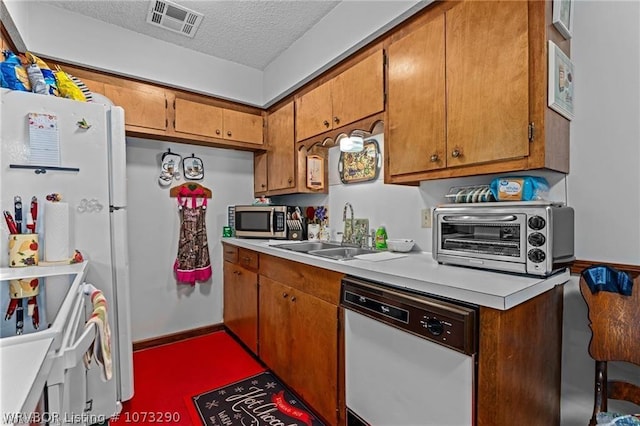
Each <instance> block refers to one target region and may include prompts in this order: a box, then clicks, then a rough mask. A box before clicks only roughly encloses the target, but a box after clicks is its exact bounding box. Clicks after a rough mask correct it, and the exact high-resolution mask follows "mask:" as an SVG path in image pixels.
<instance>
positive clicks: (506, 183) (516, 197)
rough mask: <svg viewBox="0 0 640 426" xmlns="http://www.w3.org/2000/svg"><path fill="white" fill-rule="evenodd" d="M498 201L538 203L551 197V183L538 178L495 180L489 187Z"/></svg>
mask: <svg viewBox="0 0 640 426" xmlns="http://www.w3.org/2000/svg"><path fill="white" fill-rule="evenodd" d="M489 187H490V188H491V193H492V194H493V197H494V198H495V199H496V200H498V201H536V200H545V199H546V198H547V197H548V196H549V183H548V182H547V180H546V179H545V178H542V177H537V176H510V177H500V178H496V179H493V180H492V181H491V184H490V185H489Z"/></svg>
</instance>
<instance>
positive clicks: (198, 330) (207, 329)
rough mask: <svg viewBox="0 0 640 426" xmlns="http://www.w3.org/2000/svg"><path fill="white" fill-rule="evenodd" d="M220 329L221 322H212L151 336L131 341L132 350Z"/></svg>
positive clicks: (221, 327) (202, 334)
mask: <svg viewBox="0 0 640 426" xmlns="http://www.w3.org/2000/svg"><path fill="white" fill-rule="evenodd" d="M222 330H225V327H224V325H223V324H213V325H205V326H204V327H199V328H193V329H191V330H185V331H178V332H177V333H171V334H166V335H164V336H158V337H152V338H151V339H145V340H138V341H137V342H133V351H134V352H135V351H141V350H143V349H149V348H155V347H156V346H161V345H167V344H169V343H175V342H179V341H181V340H186V339H190V338H192V337H199V336H204V335H205V334H211V333H215V332H216V331H222Z"/></svg>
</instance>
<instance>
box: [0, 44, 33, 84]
mask: <svg viewBox="0 0 640 426" xmlns="http://www.w3.org/2000/svg"><path fill="white" fill-rule="evenodd" d="M2 53H3V54H4V57H5V60H4V62H0V73H2V80H1V82H2V87H5V88H7V89H11V90H20V91H22V92H30V91H31V85H30V84H29V77H28V76H27V70H25V69H24V67H23V66H22V63H21V62H20V58H18V57H17V56H16V55H15V54H14V53H13V52H12V51H10V50H4V51H2Z"/></svg>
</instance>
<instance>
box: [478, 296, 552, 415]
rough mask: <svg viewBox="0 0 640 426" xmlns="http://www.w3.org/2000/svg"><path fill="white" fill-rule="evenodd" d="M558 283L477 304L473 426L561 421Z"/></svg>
mask: <svg viewBox="0 0 640 426" xmlns="http://www.w3.org/2000/svg"><path fill="white" fill-rule="evenodd" d="M562 307H563V287H562V286H556V287H554V288H553V289H551V290H549V291H547V292H546V293H543V294H541V295H539V296H537V297H535V298H533V299H530V300H528V301H526V302H524V303H522V304H520V305H518V306H515V307H513V308H511V309H509V310H506V311H499V310H496V309H490V308H483V307H481V308H480V349H479V352H478V359H479V365H478V397H477V398H478V415H477V422H476V424H477V425H478V426H501V425H505V426H506V425H527V426H554V425H560V386H561V380H562V379H561V364H562Z"/></svg>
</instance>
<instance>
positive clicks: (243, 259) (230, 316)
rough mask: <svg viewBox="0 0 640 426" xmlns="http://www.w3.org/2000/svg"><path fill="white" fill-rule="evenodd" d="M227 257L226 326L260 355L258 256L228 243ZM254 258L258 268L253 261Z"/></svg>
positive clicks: (224, 272) (225, 253) (225, 266)
mask: <svg viewBox="0 0 640 426" xmlns="http://www.w3.org/2000/svg"><path fill="white" fill-rule="evenodd" d="M224 257H225V261H224V262H223V264H224V265H223V274H224V305H223V309H224V324H225V325H226V326H227V328H228V329H229V330H231V332H233V334H235V335H236V337H238V339H240V340H241V341H242V342H243V343H244V344H245V345H246V346H247V347H248V348H249V349H250V350H251V351H252V352H253V353H254V354H257V353H258V273H257V269H256V268H257V259H258V254H257V253H255V252H252V251H248V250H245V249H238V248H236V247H233V246H229V245H226V244H225V245H224ZM247 259H249V260H247ZM254 259H255V267H253V266H252V262H251V261H252V260H254ZM251 269H253V270H251Z"/></svg>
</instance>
